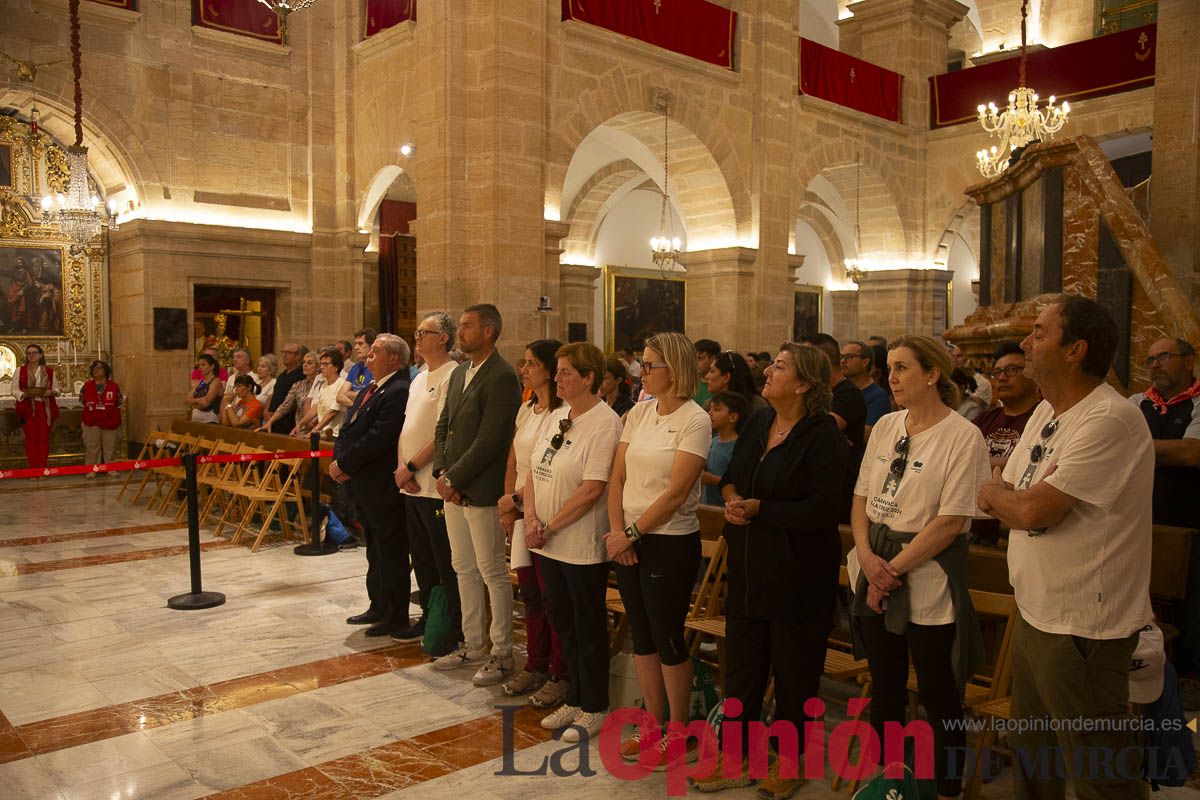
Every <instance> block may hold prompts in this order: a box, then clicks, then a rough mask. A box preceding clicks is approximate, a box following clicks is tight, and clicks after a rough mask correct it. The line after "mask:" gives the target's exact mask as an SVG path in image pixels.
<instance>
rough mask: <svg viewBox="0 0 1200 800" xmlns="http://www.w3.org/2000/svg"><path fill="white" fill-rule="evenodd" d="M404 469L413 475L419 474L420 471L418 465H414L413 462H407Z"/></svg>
mask: <svg viewBox="0 0 1200 800" xmlns="http://www.w3.org/2000/svg"><path fill="white" fill-rule="evenodd" d="M404 468H405V469H406V470H408V471H409V472H411V473H412V474H413V475H416V474H417V472H418V470H417V465H416V464H414V463H413V462H411V461H407V462H405V464H404Z"/></svg>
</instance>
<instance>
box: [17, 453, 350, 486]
mask: <svg viewBox="0 0 1200 800" xmlns="http://www.w3.org/2000/svg"><path fill="white" fill-rule="evenodd" d="M332 457H333V451H332V450H290V451H286V452H279V453H237V454H234V455H224V456H196V463H197V464H229V463H232V462H237V463H239V464H240V463H246V462H250V461H279V460H282V459H288V458H332ZM182 464H183V460H182V459H180V458H151V459H145V460H142V461H115V462H113V463H111V464H80V465H75V466H70V467H36V468H33V469H5V470H0V480H3V479H6V478H53V477H57V476H60V475H87V474H92V473H107V472H128V471H129V470H135V469H153V468H154V467H178V466H180V465H182Z"/></svg>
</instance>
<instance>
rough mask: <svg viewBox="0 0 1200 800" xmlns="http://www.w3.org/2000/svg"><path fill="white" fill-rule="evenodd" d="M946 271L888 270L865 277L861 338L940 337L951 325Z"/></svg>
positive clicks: (861, 286) (861, 293)
mask: <svg viewBox="0 0 1200 800" xmlns="http://www.w3.org/2000/svg"><path fill="white" fill-rule="evenodd" d="M953 277H954V273H953V272H951V271H949V270H944V269H888V270H878V271H870V272H866V273H864V274H863V278H862V281H861V282H860V283H859V285H858V332H859V333H860V334H861V336H860V337H859V338H862V339H865V338H866V337H868V336H884V337H886V338H888V339H892V338H894V337H897V336H902V335H904V334H906V333H919V334H923V335H925V336H940V335H941V334H942V332H943V331H945V330H946V327H947V323H948V319H949V317H948V311H949V310H948V309H947V307H946V306H947V299H948V298H947V292H946V285H947V283H949V281H950V280H951V278H953Z"/></svg>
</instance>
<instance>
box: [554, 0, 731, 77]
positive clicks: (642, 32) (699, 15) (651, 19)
mask: <svg viewBox="0 0 1200 800" xmlns="http://www.w3.org/2000/svg"><path fill="white" fill-rule="evenodd" d="M737 17H738V15H737V14H736V13H735V12H733V11H730V10H729V9H728V8H723V7H722V6H719V5H716V4H714V3H710V2H708V0H562V18H563V19H564V20H575V21H577V22H586V23H588V24H589V25H596V26H598V27H600V28H606V29H608V30H610V31H613V32H614V33H619V34H622V35H624V36H630V37H632V38H634V39H638V40H639V41H643V42H646V43H647V44H652V45H654V46H656V47H661V48H663V49H664V50H670V51H672V52H675V53H681V54H683V55H685V56H691V57H692V58H698V59H700V60H701V61H707V62H708V63H710V64H716V65H717V66H718V67H724V68H725V69H733V45H734V41H735V39H736V37H737Z"/></svg>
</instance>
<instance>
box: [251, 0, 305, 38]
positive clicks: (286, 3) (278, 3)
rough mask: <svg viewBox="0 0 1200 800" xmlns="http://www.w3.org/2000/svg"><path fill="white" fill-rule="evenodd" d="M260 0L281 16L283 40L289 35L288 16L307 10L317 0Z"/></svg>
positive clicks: (280, 34) (280, 36)
mask: <svg viewBox="0 0 1200 800" xmlns="http://www.w3.org/2000/svg"><path fill="white" fill-rule="evenodd" d="M258 2H260V3H262V4H263V5H264V6H266V7H267V8H269V9H271V10H272V11H274V12H275V16H277V17H279V39H280V40H281V41H282V40H283V39H284V38H286V37H287V20H288V17H290V16H291V15H292V14H295V13H296V12H297V11H303V10H305V9H306V8H308V7H309V6H311V5H312V4H313V3H314V2H316V0H258Z"/></svg>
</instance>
